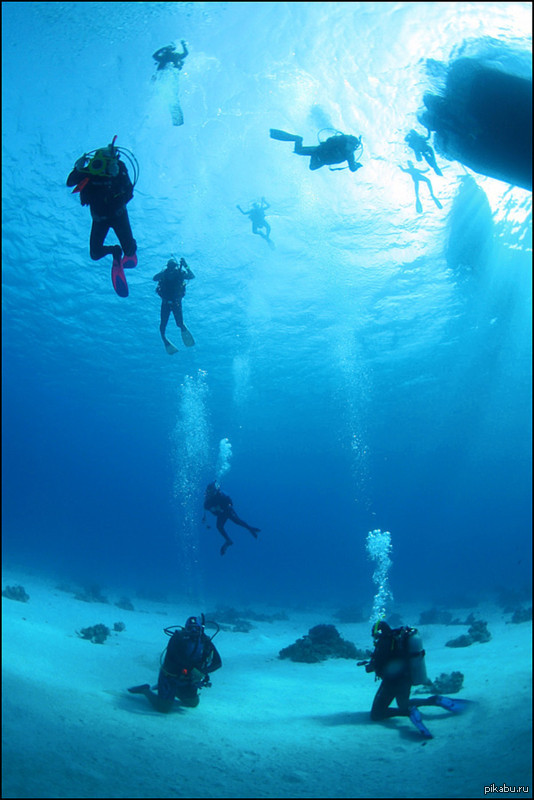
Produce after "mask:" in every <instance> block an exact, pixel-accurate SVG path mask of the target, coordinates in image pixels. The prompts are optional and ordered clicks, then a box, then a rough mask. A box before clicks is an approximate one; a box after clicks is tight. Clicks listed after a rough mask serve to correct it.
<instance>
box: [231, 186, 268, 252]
mask: <svg viewBox="0 0 534 800" xmlns="http://www.w3.org/2000/svg"><path fill="white" fill-rule="evenodd" d="M270 207H271V206H270V205H269V203H268V202H267V201H266V199H265V197H262V198H261V203H252V208H251V209H250V211H243V209H242V208H241V206H240V205H237V206H236V208H238V209H239V211H241V213H242V214H244V215H245V217H248V218H249V220H250V221H251V222H252V233H257V234H258V236H261V237H262V239H265V241H266V242H267V243H268V244H269V245H271V247H272V246H273V242H271V240H270V239H269V236H270V234H271V226H270V225H269V223H268V222H267V220H266V219H265V211H266V210H267V209H268V208H270ZM259 228H265V231H266V233H262V232H261V231H260V230H259Z"/></svg>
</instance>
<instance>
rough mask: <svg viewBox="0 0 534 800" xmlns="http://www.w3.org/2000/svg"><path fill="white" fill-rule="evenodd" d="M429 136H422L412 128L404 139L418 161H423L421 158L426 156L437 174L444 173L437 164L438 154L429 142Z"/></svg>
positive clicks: (426, 159)
mask: <svg viewBox="0 0 534 800" xmlns="http://www.w3.org/2000/svg"><path fill="white" fill-rule="evenodd" d="M429 138H430V134H429V135H428V136H422V135H421V134H420V133H417V131H414V129H413V128H412V130H411V131H410V132H409V133H408V134H407V135H406V136H405V137H404V141H405V142H406V143H407V144H408V145H409V146H410V147H411V148H412V150H413V151H414V153H415V157H416V159H417V161H421V159H422V158H424V159H425V161H426V163H427V164H428V166H429V167H432V169H433V170H434V172H435V173H436V175H443V173H442V171H441V170H440V168H439V167H438V165H437V164H436V156H435V155H434V151H433V149H432V148H431V146H430V145H429V143H428V140H429Z"/></svg>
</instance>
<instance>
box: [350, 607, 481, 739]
mask: <svg viewBox="0 0 534 800" xmlns="http://www.w3.org/2000/svg"><path fill="white" fill-rule="evenodd" d="M416 635H417V631H416V630H415V629H414V628H407V627H402V628H394V629H392V628H391V627H390V626H389V625H388V624H387V622H384V621H380V622H377V623H376V624H375V625H373V630H372V636H373V639H374V644H375V649H374V652H373V654H372V656H371V658H370V660H369V661H361V662H359V664H360V665H361V666H365V671H366V672H374V673H375V674H376V677H377V678H380V679H381V681H382V683H381V684H380V686H379V688H378V691H377V693H376V695H375V699H374V700H373V705H372V708H371V719H372V720H373V721H374V722H376V721H377V720H382V719H388V718H389V717H409V718H410V721H411V722H412V723H413V724H414V725H415V727H416V728H417V730H418V731H419V733H420V734H421V735H422V736H424V737H425V739H432V734H431V733H430V731H429V730H428V728H427V727H426V725H425V724H424V723H423V720H422V717H421V712H420V711H419V708H418V706H439V707H441V708H445V709H446V710H447V711H454V712H460V711H464V709H465V708H466V706H467V703H468V701H467V700H460V699H459V698H458V699H452V698H451V697H443V696H442V695H432V696H430V697H424V698H421V699H420V700H414V699H413V698H412V699H410V691H411V689H412V685H414V684H424V683H428V682H429V681H428V679H427V677H426V668H425V666H424V656H425V651H424V650H423V649H422V646H421V643H420V640H419V639H416V638H415V636H416ZM411 637H414V638H413V645H416V646H414V647H411V646H410V638H411ZM393 700H396V701H397V706H398V708H389V706H390V704H391V703H392V702H393Z"/></svg>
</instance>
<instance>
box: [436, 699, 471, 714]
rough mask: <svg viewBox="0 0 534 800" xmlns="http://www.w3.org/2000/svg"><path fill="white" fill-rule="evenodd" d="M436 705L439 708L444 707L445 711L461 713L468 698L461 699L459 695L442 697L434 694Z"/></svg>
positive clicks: (467, 703)
mask: <svg viewBox="0 0 534 800" xmlns="http://www.w3.org/2000/svg"><path fill="white" fill-rule="evenodd" d="M436 705H437V706H440V708H446V709H447V711H452V712H453V713H455V714H461V712H462V711H465V710H466V708H467V706H468V705H469V700H462V699H461V698H460V697H444V696H443V695H440V694H438V695H436Z"/></svg>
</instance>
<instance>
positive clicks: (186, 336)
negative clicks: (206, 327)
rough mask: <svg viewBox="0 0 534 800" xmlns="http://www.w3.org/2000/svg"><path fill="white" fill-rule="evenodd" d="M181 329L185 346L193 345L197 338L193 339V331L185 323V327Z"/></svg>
mask: <svg viewBox="0 0 534 800" xmlns="http://www.w3.org/2000/svg"><path fill="white" fill-rule="evenodd" d="M180 331H181V333H182V342H183V343H184V344H185V346H186V347H193V345H194V344H195V340H194V339H193V336H192V334H191V331H189V330H187V328H186V327H185V325H184V327H183V328H180Z"/></svg>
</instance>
